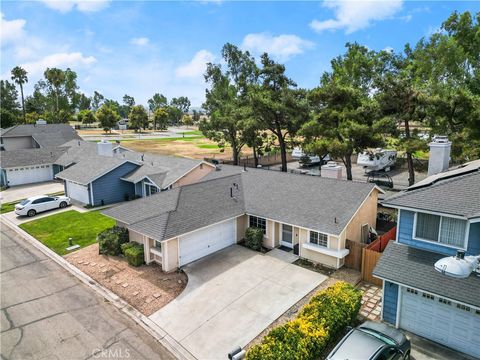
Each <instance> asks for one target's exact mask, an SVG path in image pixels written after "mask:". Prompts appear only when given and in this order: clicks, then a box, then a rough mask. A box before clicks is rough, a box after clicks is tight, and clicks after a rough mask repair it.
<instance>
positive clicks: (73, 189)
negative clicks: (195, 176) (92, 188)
mask: <svg viewBox="0 0 480 360" xmlns="http://www.w3.org/2000/svg"><path fill="white" fill-rule="evenodd" d="M66 184H67V194H66V195H67V196H69V197H70V198H71V199H73V200H76V201H79V202H81V203H82V204H89V203H90V197H89V194H88V188H87V187H86V186H84V185H80V184H75V183H72V182H70V181H67V182H66Z"/></svg>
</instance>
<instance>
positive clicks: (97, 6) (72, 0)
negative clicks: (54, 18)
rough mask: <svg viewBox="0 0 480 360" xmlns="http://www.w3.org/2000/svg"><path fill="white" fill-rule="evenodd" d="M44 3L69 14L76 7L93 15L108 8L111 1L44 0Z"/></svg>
mask: <svg viewBox="0 0 480 360" xmlns="http://www.w3.org/2000/svg"><path fill="white" fill-rule="evenodd" d="M42 2H43V3H44V4H45V5H46V6H47V7H49V8H50V9H53V10H56V11H59V12H61V13H67V12H70V11H72V10H73V9H74V8H75V7H76V9H77V10H78V11H81V12H84V13H91V12H96V11H100V10H102V9H104V8H106V7H107V6H108V4H109V2H110V0H82V1H77V0H42Z"/></svg>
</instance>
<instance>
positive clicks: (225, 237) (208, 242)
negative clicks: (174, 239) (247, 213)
mask: <svg viewBox="0 0 480 360" xmlns="http://www.w3.org/2000/svg"><path fill="white" fill-rule="evenodd" d="M233 244H235V219H233V220H228V221H225V222H222V223H219V224H215V225H212V226H209V227H207V228H204V229H201V230H197V231H195V232H194V233H192V234H189V235H186V236H182V237H181V238H180V259H179V262H180V265H185V264H188V263H190V262H192V261H195V260H197V259H200V258H202V257H204V256H207V255H209V254H212V253H214V252H216V251H218V250H221V249H223V248H225V247H227V246H230V245H233Z"/></svg>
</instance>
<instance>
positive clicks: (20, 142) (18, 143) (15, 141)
mask: <svg viewBox="0 0 480 360" xmlns="http://www.w3.org/2000/svg"><path fill="white" fill-rule="evenodd" d="M2 143H3V147H4V148H5V150H17V149H32V148H34V146H33V140H32V138H31V137H30V136H19V137H11V138H3V139H2Z"/></svg>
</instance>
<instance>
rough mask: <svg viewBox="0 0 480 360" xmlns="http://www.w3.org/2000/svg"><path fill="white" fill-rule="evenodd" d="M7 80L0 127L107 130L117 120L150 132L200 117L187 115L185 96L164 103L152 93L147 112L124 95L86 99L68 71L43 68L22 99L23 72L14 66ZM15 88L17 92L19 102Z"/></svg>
mask: <svg viewBox="0 0 480 360" xmlns="http://www.w3.org/2000/svg"><path fill="white" fill-rule="evenodd" d="M11 80H12V81H13V82H10V81H8V80H1V81H0V96H1V99H0V104H1V106H0V119H1V126H2V128H6V127H9V126H12V125H15V124H31V123H35V122H36V121H37V120H38V119H39V118H42V119H44V120H46V121H47V122H48V123H67V122H69V121H73V120H77V121H80V122H82V123H84V124H87V125H88V124H93V123H97V122H98V123H100V126H101V127H102V128H103V129H105V131H108V130H111V129H112V128H113V127H115V126H116V124H117V122H118V121H119V120H120V119H128V120H129V126H130V127H131V128H133V129H145V128H147V127H148V126H149V124H150V122H152V123H153V128H154V129H159V130H166V129H167V126H169V125H178V124H180V122H182V123H184V124H185V125H190V124H192V123H193V122H194V121H198V120H199V118H200V113H199V112H197V111H194V113H193V118H192V117H190V116H189V115H187V113H188V111H189V108H190V105H191V104H190V100H189V99H188V98H187V97H185V96H180V97H178V98H172V99H171V100H170V101H168V100H167V98H166V97H165V96H164V95H162V94H159V93H156V94H154V95H153V96H152V98H151V99H149V100H148V109H146V108H145V107H144V106H142V105H138V104H136V103H135V99H134V97H132V96H130V95H125V96H124V97H123V99H122V103H119V102H118V101H116V100H112V99H107V98H105V96H104V95H102V94H101V93H99V92H97V91H95V92H94V93H93V95H92V96H90V97H89V96H86V95H85V94H84V93H82V92H81V91H79V87H78V85H77V74H76V72H75V71H73V70H71V69H70V68H67V69H66V70H62V69H57V68H47V69H46V70H45V72H44V73H43V78H42V79H41V80H39V81H38V82H37V83H36V84H35V85H34V91H33V93H32V94H30V95H28V96H26V97H25V96H24V85H25V84H26V83H27V82H28V74H27V71H26V70H25V69H23V68H22V67H20V66H16V67H14V68H13V69H12V71H11ZM16 85H17V86H18V88H19V90H20V99H19V94H18V90H17V87H16ZM148 111H149V112H150V114H149V113H148ZM149 115H150V116H149Z"/></svg>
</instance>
